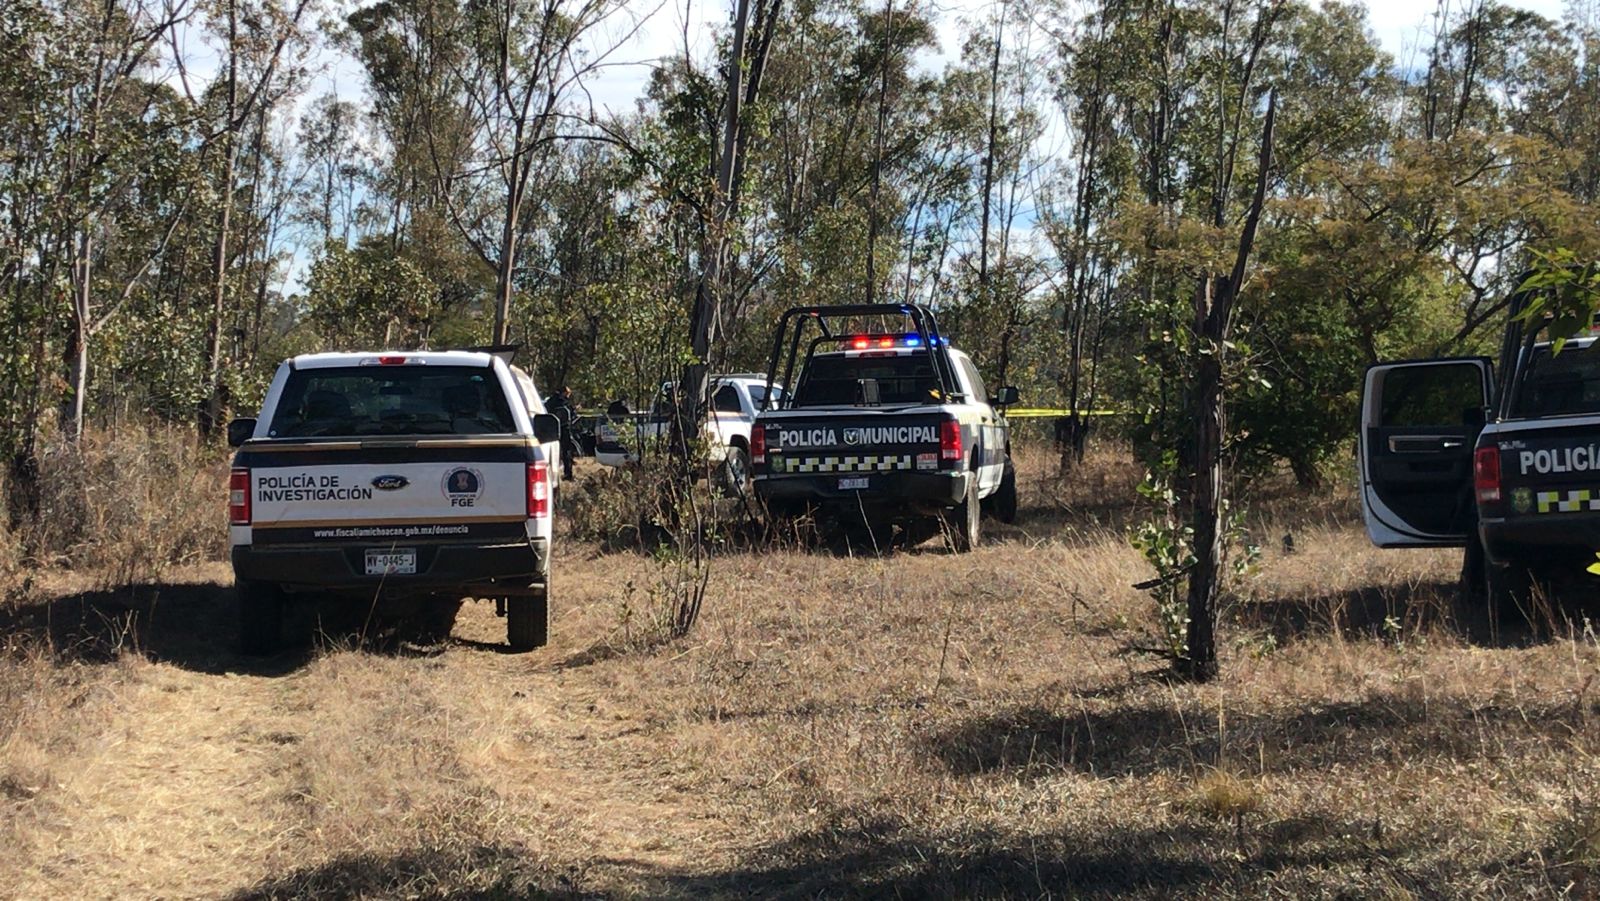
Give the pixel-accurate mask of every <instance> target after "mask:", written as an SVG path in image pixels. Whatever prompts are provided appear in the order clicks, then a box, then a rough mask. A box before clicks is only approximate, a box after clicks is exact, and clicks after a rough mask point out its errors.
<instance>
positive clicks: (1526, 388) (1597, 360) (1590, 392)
mask: <svg viewBox="0 0 1600 901" xmlns="http://www.w3.org/2000/svg"><path fill="white" fill-rule="evenodd" d="M1596 348H1600V341H1596V342H1595V343H1594V344H1592V345H1590V346H1589V347H1583V348H1579V347H1573V346H1572V345H1568V346H1567V348H1566V349H1565V350H1563V351H1562V352H1561V353H1559V354H1551V353H1550V348H1549V347H1539V348H1535V349H1534V352H1533V356H1532V357H1530V358H1529V360H1528V365H1527V366H1526V367H1525V368H1524V370H1523V374H1522V385H1521V388H1520V389H1519V390H1518V391H1517V396H1516V404H1515V405H1514V409H1512V411H1511V415H1512V416H1519V417H1521V416H1564V415H1571V414H1574V413H1600V350H1597V349H1596Z"/></svg>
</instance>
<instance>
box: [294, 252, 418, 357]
mask: <svg viewBox="0 0 1600 901" xmlns="http://www.w3.org/2000/svg"><path fill="white" fill-rule="evenodd" d="M304 302H305V308H306V316H307V318H308V320H309V321H310V323H311V324H312V326H313V327H315V328H316V330H317V333H318V334H319V335H320V336H321V338H322V340H323V342H324V346H325V347H326V349H329V350H335V349H337V350H353V349H356V348H361V347H383V348H386V347H427V346H428V341H429V338H430V337H431V335H432V332H433V327H434V324H435V319H436V317H437V315H438V307H439V286H438V285H436V284H434V282H433V281H432V280H431V279H429V278H428V277H427V275H425V274H424V273H423V272H422V269H421V267H420V266H418V265H417V264H416V263H414V262H413V261H411V260H410V259H407V258H405V257H395V256H392V255H391V254H390V253H389V252H388V249H387V248H386V247H384V246H383V245H382V244H381V242H370V243H368V244H365V245H363V246H358V247H356V248H355V249H353V250H346V249H345V248H344V247H343V246H341V245H339V244H335V243H330V244H329V245H327V246H325V247H324V248H323V254H322V256H321V257H320V258H319V259H318V260H317V261H316V262H315V263H313V264H312V266H311V277H310V279H309V283H308V285H307V290H306V296H305V301H304Z"/></svg>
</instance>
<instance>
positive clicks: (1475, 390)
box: [1378, 363, 1483, 428]
mask: <svg viewBox="0 0 1600 901" xmlns="http://www.w3.org/2000/svg"><path fill="white" fill-rule="evenodd" d="M1482 411H1483V376H1482V371H1481V370H1480V369H1479V368H1478V366H1477V364H1475V363H1459V364H1454V365H1446V366H1407V367H1403V368H1400V369H1393V370H1390V371H1389V372H1388V373H1386V374H1385V375H1384V377H1383V400H1382V404H1381V406H1380V408H1379V411H1378V425H1380V426H1384V427H1387V428H1428V427H1434V426H1447V425H1450V426H1454V425H1463V424H1465V423H1466V422H1468V421H1469V420H1470V419H1471V418H1472V417H1473V416H1474V415H1477V416H1481V415H1482Z"/></svg>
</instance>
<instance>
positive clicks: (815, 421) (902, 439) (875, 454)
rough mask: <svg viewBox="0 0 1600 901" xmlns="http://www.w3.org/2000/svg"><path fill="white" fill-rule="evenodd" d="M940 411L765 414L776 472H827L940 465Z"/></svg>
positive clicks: (762, 421)
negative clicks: (816, 414) (819, 414)
mask: <svg viewBox="0 0 1600 901" xmlns="http://www.w3.org/2000/svg"><path fill="white" fill-rule="evenodd" d="M947 419H948V417H947V416H946V415H944V414H943V413H940V412H931V411H925V410H897V411H883V412H859V413H850V414H847V415H841V414H837V413H834V414H830V415H822V416H815V415H812V416H808V415H806V414H805V413H803V412H794V413H788V412H785V413H781V414H769V415H763V416H762V417H760V418H759V419H758V420H757V423H756V426H757V428H764V429H765V430H766V439H767V442H766V447H767V464H766V467H765V471H766V472H768V473H770V474H772V475H790V474H804V473H826V472H885V471H916V470H922V471H928V470H937V469H939V468H941V461H940V457H939V437H940V435H939V431H940V428H941V426H942V425H943V423H944V422H945V421H946V420H947Z"/></svg>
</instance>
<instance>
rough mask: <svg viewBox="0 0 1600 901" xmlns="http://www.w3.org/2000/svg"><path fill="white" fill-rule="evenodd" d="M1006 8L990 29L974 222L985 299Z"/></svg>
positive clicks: (987, 283)
mask: <svg viewBox="0 0 1600 901" xmlns="http://www.w3.org/2000/svg"><path fill="white" fill-rule="evenodd" d="M1005 27H1006V6H1005V4H1004V3H1002V4H1000V19H999V21H998V22H996V23H995V28H994V56H993V57H992V58H991V59H990V61H989V136H988V140H987V141H986V142H985V144H984V154H983V197H982V204H983V209H982V211H981V212H980V213H979V221H978V290H979V292H980V293H981V294H982V296H983V299H985V300H987V299H988V296H989V211H990V207H991V206H992V204H993V197H994V154H995V145H996V144H998V143H999V140H1000V138H999V134H1000V44H1001V40H1002V39H1003V37H1004V36H1005Z"/></svg>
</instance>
